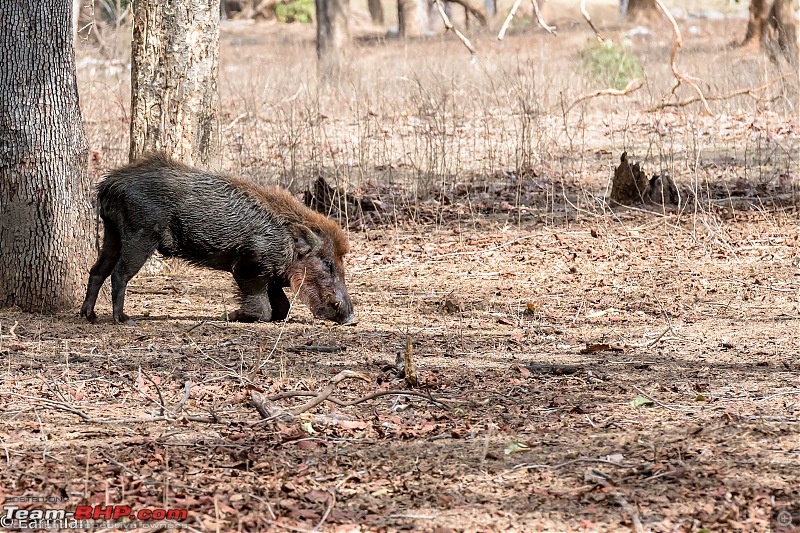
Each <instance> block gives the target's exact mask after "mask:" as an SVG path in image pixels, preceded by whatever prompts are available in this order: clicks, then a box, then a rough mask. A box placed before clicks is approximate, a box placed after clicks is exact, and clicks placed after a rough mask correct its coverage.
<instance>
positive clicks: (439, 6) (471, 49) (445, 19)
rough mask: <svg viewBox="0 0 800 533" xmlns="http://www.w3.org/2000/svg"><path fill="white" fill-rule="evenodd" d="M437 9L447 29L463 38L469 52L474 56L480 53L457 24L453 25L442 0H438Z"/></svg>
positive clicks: (462, 40)
mask: <svg viewBox="0 0 800 533" xmlns="http://www.w3.org/2000/svg"><path fill="white" fill-rule="evenodd" d="M436 9H437V10H438V11H439V16H440V17H442V22H443V23H444V28H445V30H449V31H452V32H453V33H455V34H456V35H457V36H458V38H459V39H461V42H462V43H464V46H466V47H467V50H469V53H470V54H472V57H473V58H474V57H475V56H476V55H478V52H477V51H476V50H475V48H474V47H473V46H472V43H471V42H469V39H467V38H466V37H464V34H463V33H461V32H460V31H458V30H457V29H456V28H455V26H453V23H452V22H450V17H448V16H447V13H445V12H444V7H443V6H442V0H436Z"/></svg>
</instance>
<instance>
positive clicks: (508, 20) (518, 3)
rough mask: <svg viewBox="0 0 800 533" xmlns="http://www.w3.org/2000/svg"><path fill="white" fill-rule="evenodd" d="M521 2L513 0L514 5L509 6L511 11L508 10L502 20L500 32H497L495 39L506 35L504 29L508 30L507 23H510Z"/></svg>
mask: <svg viewBox="0 0 800 533" xmlns="http://www.w3.org/2000/svg"><path fill="white" fill-rule="evenodd" d="M521 3H522V0H514V5H513V6H511V11H509V12H508V16H507V17H506V21H505V22H503V27H502V28H500V32H499V33H498V34H497V40H498V41H502V40H503V37H505V36H506V30H508V25H509V24H511V19H513V18H514V14H515V13H516V12H517V9H519V5H520V4H521Z"/></svg>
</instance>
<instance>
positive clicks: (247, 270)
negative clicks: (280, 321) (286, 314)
mask: <svg viewBox="0 0 800 533" xmlns="http://www.w3.org/2000/svg"><path fill="white" fill-rule="evenodd" d="M232 270H233V272H232V273H233V279H235V280H236V284H237V285H238V286H239V290H240V291H241V293H242V295H241V296H242V307H241V308H240V309H237V310H236V311H233V312H231V313H228V320H230V321H232V322H236V321H238V322H257V321H259V320H269V319H270V318H271V316H272V307H271V306H270V304H269V296H268V291H267V285H268V283H269V278H268V277H266V276H263V275H261V272H260V271H261V269H260V267H259V265H258V264H257V263H252V262H247V261H240V262H239V263H238V264H237V265H235V266H234V268H233V269H232Z"/></svg>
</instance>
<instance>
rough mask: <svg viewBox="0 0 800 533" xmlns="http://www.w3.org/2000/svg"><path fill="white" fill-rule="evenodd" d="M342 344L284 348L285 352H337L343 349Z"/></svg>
mask: <svg viewBox="0 0 800 533" xmlns="http://www.w3.org/2000/svg"><path fill="white" fill-rule="evenodd" d="M345 350H346V348H345V347H344V346H312V345H308V346H292V347H290V348H286V351H287V352H293V353H300V352H319V353H339V352H343V351H345Z"/></svg>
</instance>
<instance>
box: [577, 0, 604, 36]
mask: <svg viewBox="0 0 800 533" xmlns="http://www.w3.org/2000/svg"><path fill="white" fill-rule="evenodd" d="M580 8H581V15H583V18H584V19H586V22H587V23H588V24H589V27H590V28H592V31H593V32H594V35H595V37H597V40H598V41H600V42H601V43H602V42H603V41H605V39H604V38H603V36H602V35H600V32H599V31H597V28H595V27H594V24H592V19H591V17H590V16H589V11H588V10H587V9H586V0H581V2H580Z"/></svg>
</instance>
